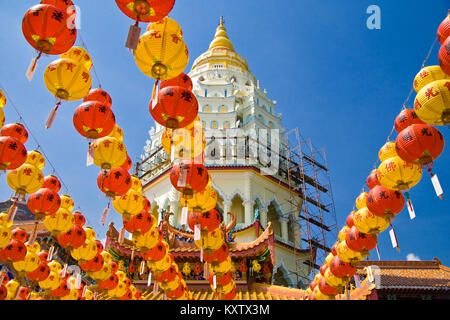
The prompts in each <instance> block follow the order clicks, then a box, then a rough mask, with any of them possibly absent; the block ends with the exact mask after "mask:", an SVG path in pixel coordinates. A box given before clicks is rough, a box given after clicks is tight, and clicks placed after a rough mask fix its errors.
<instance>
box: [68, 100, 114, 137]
mask: <svg viewBox="0 0 450 320" xmlns="http://www.w3.org/2000/svg"><path fill="white" fill-rule="evenodd" d="M115 124H116V117H115V116H114V112H113V111H112V110H111V108H109V107H107V106H105V105H102V104H101V103H100V102H95V101H88V102H84V103H82V104H81V105H80V106H78V108H77V109H76V110H75V113H74V115H73V125H74V126H75V129H76V130H77V131H78V133H79V134H81V135H82V136H83V137H86V138H88V139H99V138H103V137H105V136H107V135H109V133H110V132H111V131H112V130H113V129H114V126H115Z"/></svg>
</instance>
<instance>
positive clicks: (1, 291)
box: [0, 284, 8, 301]
mask: <svg viewBox="0 0 450 320" xmlns="http://www.w3.org/2000/svg"><path fill="white" fill-rule="evenodd" d="M7 295H8V290H7V289H6V287H5V286H4V285H3V284H0V301H1V300H5V299H6V296H7Z"/></svg>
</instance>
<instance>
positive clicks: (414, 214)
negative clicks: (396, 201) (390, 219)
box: [406, 199, 416, 220]
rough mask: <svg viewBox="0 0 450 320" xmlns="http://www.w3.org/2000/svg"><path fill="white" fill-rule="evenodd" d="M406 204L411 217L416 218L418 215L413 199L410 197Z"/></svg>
mask: <svg viewBox="0 0 450 320" xmlns="http://www.w3.org/2000/svg"><path fill="white" fill-rule="evenodd" d="M406 206H407V207H408V212H409V217H410V218H411V220H412V219H414V218H415V217H416V212H415V211H414V207H413V205H412V202H411V200H409V199H408V201H407V202H406Z"/></svg>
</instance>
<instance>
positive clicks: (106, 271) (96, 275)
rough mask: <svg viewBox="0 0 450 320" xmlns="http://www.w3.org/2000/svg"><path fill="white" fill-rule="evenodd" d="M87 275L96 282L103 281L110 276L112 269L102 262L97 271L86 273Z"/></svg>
mask: <svg viewBox="0 0 450 320" xmlns="http://www.w3.org/2000/svg"><path fill="white" fill-rule="evenodd" d="M88 275H89V276H90V277H91V278H92V279H94V280H96V281H103V280H106V279H108V278H109V277H110V276H111V275H112V268H111V266H110V264H109V262H105V261H103V267H102V268H101V269H100V270H99V271H95V272H88Z"/></svg>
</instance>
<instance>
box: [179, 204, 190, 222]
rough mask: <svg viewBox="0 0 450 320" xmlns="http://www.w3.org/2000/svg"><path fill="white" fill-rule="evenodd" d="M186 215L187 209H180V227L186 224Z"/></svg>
mask: <svg viewBox="0 0 450 320" xmlns="http://www.w3.org/2000/svg"><path fill="white" fill-rule="evenodd" d="M188 213H189V209H188V207H183V209H181V225H182V226H183V225H186V224H187V219H188Z"/></svg>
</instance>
